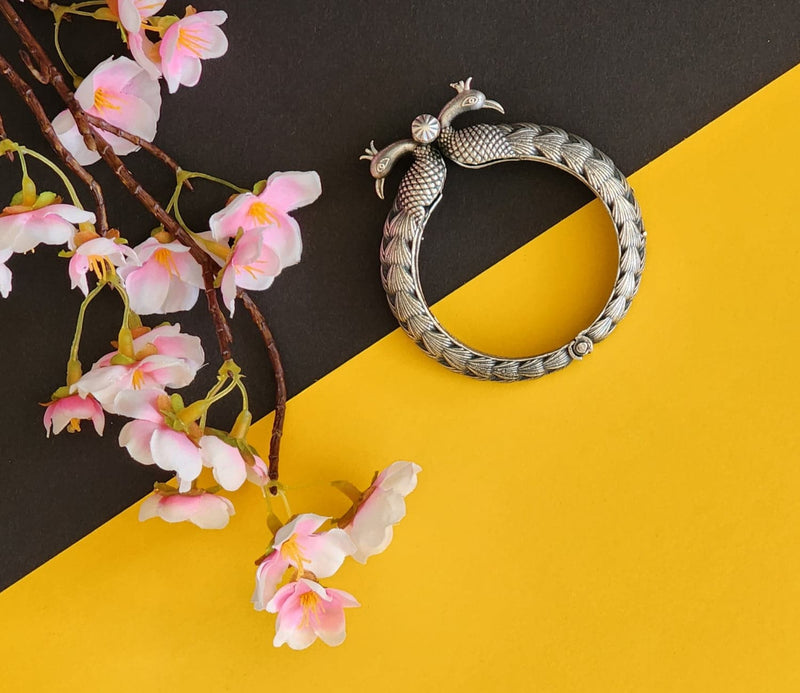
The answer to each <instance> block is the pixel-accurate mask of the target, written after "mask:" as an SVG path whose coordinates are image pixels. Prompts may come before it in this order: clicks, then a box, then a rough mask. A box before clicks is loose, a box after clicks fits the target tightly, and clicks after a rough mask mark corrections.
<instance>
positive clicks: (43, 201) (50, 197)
mask: <svg viewBox="0 0 800 693" xmlns="http://www.w3.org/2000/svg"><path fill="white" fill-rule="evenodd" d="M57 199H58V195H56V194H55V193H54V192H50V191H49V190H46V191H45V192H43V193H40V194H39V196H38V197H37V198H36V202H34V203H33V209H41V208H42V207H47V206H48V205H51V204H53V203H54V202H55V201H56V200H57Z"/></svg>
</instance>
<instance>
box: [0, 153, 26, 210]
mask: <svg viewBox="0 0 800 693" xmlns="http://www.w3.org/2000/svg"><path fill="white" fill-rule="evenodd" d="M5 141H6V140H3V142H5ZM21 204H22V190H18V191H17V192H15V193H14V197H12V198H11V202H9V203H8V206H9V207H16V206H17V205H21Z"/></svg>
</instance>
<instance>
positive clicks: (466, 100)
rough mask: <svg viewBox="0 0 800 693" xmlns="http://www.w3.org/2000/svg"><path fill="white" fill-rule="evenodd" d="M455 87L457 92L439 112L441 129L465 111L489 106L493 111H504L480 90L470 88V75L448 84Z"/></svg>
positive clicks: (448, 125)
mask: <svg viewBox="0 0 800 693" xmlns="http://www.w3.org/2000/svg"><path fill="white" fill-rule="evenodd" d="M450 86H451V87H453V89H455V90H456V91H457V92H458V94H457V95H456V96H455V97H454V98H452V99H450V101H448V102H447V104H446V105H445V107H444V108H443V109H442V111H441V113H439V119H438V122H439V125H440V127H441V128H442V129H444V128H448V127H450V124H451V123H452V122H453V119H454V118H456V117H457V116H460V115H461V114H462V113H466V112H467V111H478V110H480V109H482V108H491V109H492V110H493V111H500V113H505V110H504V109H503V107H502V106H501V105H500V104H499V103H497V101H492V100H491V99H487V98H486V94H484V93H483V92H482V91H478V90H477V89H473V88H472V77H468V78H467V79H466V80H463V81H461V82H454V83H453V84H451V85H450Z"/></svg>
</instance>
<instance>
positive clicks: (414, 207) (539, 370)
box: [361, 78, 647, 382]
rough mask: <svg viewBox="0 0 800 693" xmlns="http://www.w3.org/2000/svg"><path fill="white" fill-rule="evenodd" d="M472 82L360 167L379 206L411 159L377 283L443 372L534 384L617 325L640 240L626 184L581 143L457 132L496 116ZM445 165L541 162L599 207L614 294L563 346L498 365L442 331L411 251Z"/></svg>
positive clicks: (481, 130) (526, 133) (477, 128)
mask: <svg viewBox="0 0 800 693" xmlns="http://www.w3.org/2000/svg"><path fill="white" fill-rule="evenodd" d="M471 82H472V79H471V78H470V79H468V80H466V81H465V82H458V83H457V84H452V85H451V86H452V87H453V88H454V89H455V90H456V91H457V92H458V94H457V96H456V97H455V98H454V99H452V100H451V101H449V102H448V103H447V105H446V106H445V107H444V108H443V109H442V111H441V113H439V117H438V118H435V117H434V116H432V115H427V114H426V115H421V116H417V117H416V118H415V119H414V121H413V122H412V123H411V136H412V138H413V139H409V140H401V141H399V142H395V143H394V144H390V145H389V146H388V147H386V148H385V149H382V150H381V151H377V150H376V149H375V145H374V144H371V145H370V147H369V148H368V149H367V150H366V154H365V155H363V156H362V157H361V158H362V159H368V160H369V161H370V162H371V164H370V173H371V174H372V176H373V177H374V178H375V179H376V181H375V189H376V191H377V193H378V196H379V197H380V198H381V199H383V183H384V180H385V178H386V176H387V175H388V174H389V171H390V170H391V169H392V166H393V165H394V164H395V162H396V161H397V159H398V158H399V157H401V156H403V155H404V154H411V155H412V156H413V158H414V162H413V164H412V165H411V168H410V169H409V170H408V171H407V172H406V174H405V175H404V176H403V179H402V180H401V181H400V187H399V189H398V191H397V197H396V198H395V201H394V204H393V205H392V209H391V211H390V212H389V216H388V217H387V219H386V223H385V225H384V227H383V241H382V243H381V253H380V259H381V279H382V281H383V288H384V289H385V290H386V296H387V298H388V299H389V306H390V307H391V309H392V312H393V313H394V315H395V317H396V318H397V320H398V322H399V323H400V326H401V327H402V328H403V329H404V330H405V331H406V333H408V335H409V337H411V338H412V339H413V340H414V341H415V342H416V343H417V344H418V345H419V346H420V347H421V348H422V349H423V350H424V351H425V352H427V353H428V354H429V355H430V356H432V357H433V358H434V359H436V360H437V361H438V362H439V363H441V364H442V365H443V366H445V367H447V368H449V369H450V370H452V371H455V372H457V373H463V374H464V375H468V376H470V377H473V378H477V379H479V380H498V381H506V382H513V381H516V380H528V379H531V378H539V377H541V376H543V375H547V374H548V373H552V372H553V371H557V370H560V369H562V368H564V367H565V366H568V365H569V364H570V363H572V362H573V361H574V360H580V359H582V358H583V357H584V356H586V355H588V354H589V353H590V352H591V351H592V349H593V347H594V345H595V343H596V342H599V341H600V340H602V339H605V338H606V337H607V336H608V335H609V334H611V331H612V330H613V329H614V327H615V326H616V324H617V323H618V322H619V321H620V320H621V319H622V318H623V316H624V315H625V313H627V311H628V308H629V307H630V304H631V301H632V299H633V297H634V296H635V295H636V291H637V290H638V288H639V279H640V277H641V274H642V268H643V267H644V258H645V238H646V235H647V234H646V233H645V230H644V226H643V224H642V215H641V211H640V210H639V205H638V204H637V202H636V198H635V197H634V196H633V191H632V190H631V187H630V185H628V181H627V180H625V176H623V175H622V173H620V171H619V170H618V169H617V167H616V166H614V164H613V162H612V161H611V159H609V158H608V157H607V156H606V155H605V154H603V153H602V152H600V151H598V150H597V149H595V148H594V147H593V146H592V145H591V144H589V142H587V141H586V140H584V139H582V138H580V137H576V136H575V135H571V134H569V133H567V132H565V131H564V130H561V129H559V128H555V127H549V126H544V125H534V124H533V123H515V124H511V125H507V124H501V125H489V124H479V125H473V126H471V127H466V128H463V129H460V130H456V129H454V128H453V127H452V122H453V119H454V118H455V117H456V116H458V115H460V114H462V113H465V112H467V111H475V110H478V109H481V108H491V109H493V110H496V111H500V112H501V113H504V112H505V111H504V110H503V107H502V106H501V105H500V104H499V103H497V102H496V101H491V100H489V99H487V98H486V96H485V95H484V94H483V93H482V92H480V91H477V90H476V89H473V88H472V85H471ZM444 157H447V158H448V159H450V160H451V161H454V162H455V163H457V164H458V165H459V166H464V167H466V168H481V167H484V166H491V165H492V164H497V163H501V162H504V161H540V162H542V163H545V164H550V165H551V166H555V167H557V168H560V169H563V170H564V171H567V172H568V173H571V174H572V175H573V176H575V177H576V178H578V179H579V180H581V181H583V183H585V184H586V186H587V187H588V188H589V189H590V190H591V191H592V192H593V193H594V194H595V195H596V196H597V197H598V198H600V200H601V201H602V202H603V204H604V205H605V207H606V209H607V210H608V213H609V215H610V216H611V219H612V221H613V222H614V227H615V229H616V235H617V243H618V248H619V268H618V271H617V279H616V282H615V283H614V290H613V291H612V293H611V297H610V298H609V299H608V302H607V303H606V305H605V307H604V308H603V310H602V311H601V313H600V315H599V316H598V317H597V319H596V320H595V321H594V322H593V323H592V324H591V325H590V326H589V327H588V328H586V329H585V330H583V331H582V332H581V333H580V334H579V335H578V336H577V337H575V339H573V340H572V341H571V342H570V343H569V344H566V345H565V346H563V347H560V348H559V349H556V350H554V351H551V352H548V353H546V354H541V355H539V356H533V357H528V358H503V357H501V356H492V355H490V354H485V353H482V352H480V351H476V350H475V349H471V348H470V347H468V346H466V345H465V344H463V343H462V342H460V341H459V340H458V339H456V338H455V337H453V336H452V335H451V334H450V333H449V332H448V331H447V330H445V329H444V328H443V327H442V326H441V324H440V323H439V321H438V320H437V319H436V318H435V317H434V316H433V314H432V313H431V311H430V308H429V307H428V304H427V302H426V301H425V295H424V294H423V292H422V286H421V284H420V277H419V250H420V243H421V241H422V234H423V231H424V230H425V225H426V224H427V222H428V219H429V217H430V215H431V213H432V212H433V209H434V208H435V207H436V205H437V204H438V203H439V201H440V200H441V198H442V190H443V189H444V180H445V175H446V173H447V168H446V166H445V161H444Z"/></svg>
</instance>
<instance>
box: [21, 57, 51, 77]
mask: <svg viewBox="0 0 800 693" xmlns="http://www.w3.org/2000/svg"><path fill="white" fill-rule="evenodd" d="M19 59H20V60H21V61H22V63H23V64H24V65H25V67H27V68H28V72H30V73H31V74H32V75H33V77H34V79H35V80H36V81H37V82H39V84H47V83H48V80H47V77H45V76H44V75H43V74H42V73H41V72H39V70H37V69H36V68H35V67H34V65H33V60H32V59H31V54H30V53H28V51H23V50H21V51H20V52H19Z"/></svg>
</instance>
